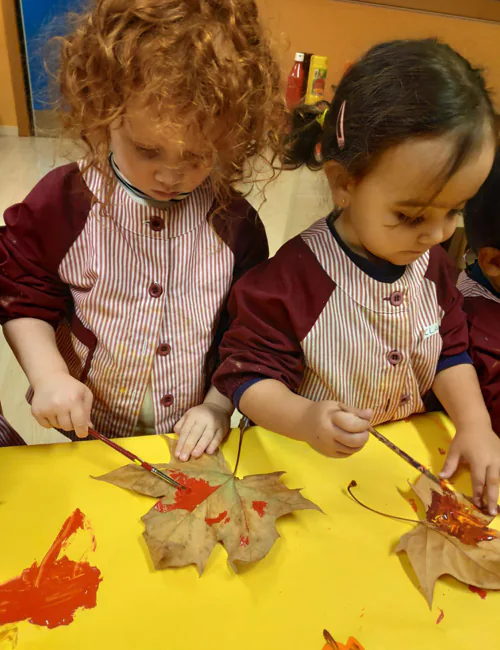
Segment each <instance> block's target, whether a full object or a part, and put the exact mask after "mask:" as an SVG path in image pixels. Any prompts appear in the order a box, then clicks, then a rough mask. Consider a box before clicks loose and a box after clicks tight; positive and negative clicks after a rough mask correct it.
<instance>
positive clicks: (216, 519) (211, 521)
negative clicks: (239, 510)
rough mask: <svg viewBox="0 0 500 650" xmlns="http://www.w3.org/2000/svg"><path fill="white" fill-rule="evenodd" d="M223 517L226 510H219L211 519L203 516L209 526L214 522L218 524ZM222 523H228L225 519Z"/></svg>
mask: <svg viewBox="0 0 500 650" xmlns="http://www.w3.org/2000/svg"><path fill="white" fill-rule="evenodd" d="M225 517H227V510H224V512H221V513H220V514H219V515H218V516H217V517H214V518H213V519H211V518H210V517H205V521H206V522H207V524H208V525H209V526H213V525H214V524H220V523H221V522H222V520H223V519H224V518H225ZM223 523H228V520H227V519H226V521H224V522H223Z"/></svg>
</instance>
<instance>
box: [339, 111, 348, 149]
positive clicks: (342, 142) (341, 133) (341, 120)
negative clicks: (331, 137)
mask: <svg viewBox="0 0 500 650" xmlns="http://www.w3.org/2000/svg"><path fill="white" fill-rule="evenodd" d="M346 103H347V102H346V100H345V99H344V101H343V102H342V105H341V107H340V110H339V114H338V117H337V144H338V147H339V149H343V148H344V147H345V135H344V115H345V105H346Z"/></svg>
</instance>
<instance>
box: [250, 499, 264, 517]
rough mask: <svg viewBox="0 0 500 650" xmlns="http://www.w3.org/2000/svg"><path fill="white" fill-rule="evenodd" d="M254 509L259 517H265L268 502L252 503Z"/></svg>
mask: <svg viewBox="0 0 500 650" xmlns="http://www.w3.org/2000/svg"><path fill="white" fill-rule="evenodd" d="M252 508H253V509H254V510H255V512H256V513H257V514H258V515H259V517H263V516H264V515H265V514H266V508H267V501H252Z"/></svg>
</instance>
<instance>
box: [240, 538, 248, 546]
mask: <svg viewBox="0 0 500 650" xmlns="http://www.w3.org/2000/svg"><path fill="white" fill-rule="evenodd" d="M249 544H250V540H249V539H248V537H240V546H248V545H249Z"/></svg>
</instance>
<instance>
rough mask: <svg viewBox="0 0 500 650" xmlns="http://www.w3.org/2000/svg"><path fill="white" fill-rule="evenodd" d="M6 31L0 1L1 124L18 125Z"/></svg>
mask: <svg viewBox="0 0 500 650" xmlns="http://www.w3.org/2000/svg"><path fill="white" fill-rule="evenodd" d="M5 33H6V32H5V19H4V13H3V7H2V3H0V126H14V127H17V119H16V106H15V103H14V91H13V87H12V77H11V73H10V64H9V56H8V53H7V43H6V39H5Z"/></svg>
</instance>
